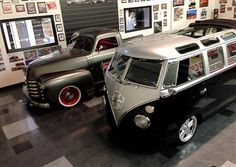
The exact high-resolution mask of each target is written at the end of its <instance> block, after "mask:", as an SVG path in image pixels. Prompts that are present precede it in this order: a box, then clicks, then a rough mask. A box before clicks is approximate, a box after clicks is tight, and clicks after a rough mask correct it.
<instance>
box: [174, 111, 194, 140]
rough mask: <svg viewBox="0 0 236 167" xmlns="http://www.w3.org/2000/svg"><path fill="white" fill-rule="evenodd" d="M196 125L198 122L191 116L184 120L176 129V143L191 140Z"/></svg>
mask: <svg viewBox="0 0 236 167" xmlns="http://www.w3.org/2000/svg"><path fill="white" fill-rule="evenodd" d="M197 125H198V122H197V118H196V116H194V115H192V116H191V117H188V118H187V119H185V121H183V122H182V124H180V128H179V129H178V141H179V142H180V143H186V142H188V141H189V140H191V139H192V137H193V136H194V134H195V132H196V129H197Z"/></svg>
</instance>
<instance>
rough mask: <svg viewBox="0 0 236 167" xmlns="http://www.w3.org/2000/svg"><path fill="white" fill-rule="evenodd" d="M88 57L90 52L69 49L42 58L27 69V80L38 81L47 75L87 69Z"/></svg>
mask: <svg viewBox="0 0 236 167" xmlns="http://www.w3.org/2000/svg"><path fill="white" fill-rule="evenodd" d="M87 55H89V52H86V51H83V50H78V49H72V48H70V47H67V48H65V49H63V50H62V51H56V52H53V53H51V54H48V55H45V56H42V57H40V58H38V59H36V60H35V61H33V62H32V63H30V65H29V66H28V67H27V70H26V71H27V74H26V79H27V80H36V79H37V78H38V77H40V76H42V75H45V74H50V73H57V72H63V71H69V70H76V69H81V68H85V67H87V66H88V61H87V57H86V56H87Z"/></svg>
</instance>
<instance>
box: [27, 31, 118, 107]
mask: <svg viewBox="0 0 236 167" xmlns="http://www.w3.org/2000/svg"><path fill="white" fill-rule="evenodd" d="M70 42H71V43H70V45H68V47H67V48H65V49H62V50H61V51H56V52H53V53H51V54H49V55H46V56H42V57H40V58H38V59H37V60H35V61H33V62H32V63H31V64H29V66H28V67H27V68H26V70H25V77H26V80H25V83H26V84H25V86H24V87H23V91H24V93H25V95H26V96H27V98H28V99H29V102H30V103H31V104H33V105H34V106H38V107H42V108H49V107H50V106H63V107H73V106H75V105H77V104H78V103H79V102H80V101H81V100H83V99H86V98H88V97H91V96H93V95H94V93H95V91H96V89H99V88H100V87H101V85H102V84H103V83H104V75H103V74H104V70H105V69H106V68H107V65H108V62H109V61H110V59H111V57H112V56H113V54H114V53H115V50H116V48H117V47H118V46H119V45H120V44H121V43H122V40H121V36H120V34H119V32H118V31H117V30H115V29H111V28H101V27H94V28H87V29H82V30H80V31H77V32H75V33H74V34H73V35H72V39H71V41H70Z"/></svg>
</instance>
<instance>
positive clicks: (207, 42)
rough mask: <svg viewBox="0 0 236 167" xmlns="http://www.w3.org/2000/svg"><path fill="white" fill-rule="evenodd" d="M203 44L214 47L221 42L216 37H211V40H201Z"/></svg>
mask: <svg viewBox="0 0 236 167" xmlns="http://www.w3.org/2000/svg"><path fill="white" fill-rule="evenodd" d="M201 42H202V44H203V45H204V46H210V45H213V44H216V43H218V42H220V40H219V39H218V38H216V37H211V38H208V39H203V40H201Z"/></svg>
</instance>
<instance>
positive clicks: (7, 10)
mask: <svg viewBox="0 0 236 167" xmlns="http://www.w3.org/2000/svg"><path fill="white" fill-rule="evenodd" d="M2 10H3V13H4V14H10V13H12V8H11V3H10V2H3V3H2Z"/></svg>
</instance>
